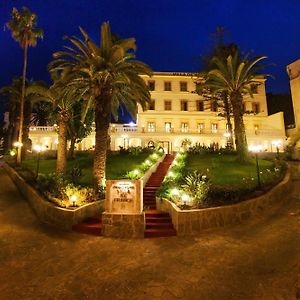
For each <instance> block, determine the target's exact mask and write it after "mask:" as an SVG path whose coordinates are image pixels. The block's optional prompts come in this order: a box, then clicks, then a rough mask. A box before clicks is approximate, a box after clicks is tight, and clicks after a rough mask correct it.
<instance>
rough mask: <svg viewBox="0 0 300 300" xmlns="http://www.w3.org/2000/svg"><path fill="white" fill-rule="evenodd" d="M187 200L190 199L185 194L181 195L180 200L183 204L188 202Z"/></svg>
mask: <svg viewBox="0 0 300 300" xmlns="http://www.w3.org/2000/svg"><path fill="white" fill-rule="evenodd" d="M189 199H190V197H189V195H187V194H183V195H182V196H181V200H182V201H183V202H188V201H189Z"/></svg>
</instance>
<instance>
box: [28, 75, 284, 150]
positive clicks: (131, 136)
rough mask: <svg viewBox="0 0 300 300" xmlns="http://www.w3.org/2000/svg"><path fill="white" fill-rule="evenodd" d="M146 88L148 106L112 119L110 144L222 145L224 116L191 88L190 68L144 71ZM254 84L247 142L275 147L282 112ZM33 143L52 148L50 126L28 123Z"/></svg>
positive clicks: (88, 144)
mask: <svg viewBox="0 0 300 300" xmlns="http://www.w3.org/2000/svg"><path fill="white" fill-rule="evenodd" d="M143 78H144V80H145V81H146V82H147V84H148V86H149V88H150V90H151V98H152V102H151V105H150V106H149V108H148V110H146V111H142V109H141V107H140V106H139V107H138V113H137V122H136V124H128V125H119V124H111V126H110V136H111V149H112V150H119V148H120V147H125V148H127V147H129V146H142V147H146V146H149V145H152V144H156V143H158V144H160V145H161V146H162V147H163V148H164V149H165V150H166V152H173V151H178V150H179V149H180V147H181V146H182V143H183V141H186V140H188V141H189V142H191V143H192V144H195V143H199V144H201V145H206V146H210V145H212V144H215V145H218V146H219V147H224V146H225V145H226V143H227V139H228V135H227V130H226V121H225V118H224V117H222V116H220V113H221V111H220V109H219V108H217V107H215V106H214V105H213V103H210V101H207V100H205V99H204V98H203V97H202V96H199V95H198V94H196V93H195V92H194V91H195V82H194V79H193V74H186V73H167V72H157V73H154V75H153V76H152V77H151V78H149V77H146V76H145V77H143ZM258 80H259V81H261V85H259V86H258V87H256V88H255V89H254V97H253V98H251V97H250V96H247V97H245V98H244V111H245V112H246V113H245V115H244V122H245V128H246V134H247V139H248V144H249V145H258V144H259V145H262V146H263V149H265V150H267V151H275V149H274V143H275V142H276V143H277V145H278V141H280V150H282V149H283V143H284V141H285V127H284V120H283V113H282V112H280V113H276V114H273V115H270V116H268V110H267V101H266V92H265V79H264V78H258ZM30 138H31V140H32V143H33V144H35V143H39V144H47V146H48V148H49V149H55V148H56V143H57V135H56V131H55V128H54V127H32V128H31V130H30ZM93 145H94V133H92V134H91V135H90V136H89V137H87V138H86V139H84V140H83V141H82V142H81V144H80V145H78V147H77V149H81V150H86V149H91V148H92V147H93Z"/></svg>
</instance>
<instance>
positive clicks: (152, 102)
mask: <svg viewBox="0 0 300 300" xmlns="http://www.w3.org/2000/svg"><path fill="white" fill-rule="evenodd" d="M149 110H155V100H153V99H151V102H150V104H149Z"/></svg>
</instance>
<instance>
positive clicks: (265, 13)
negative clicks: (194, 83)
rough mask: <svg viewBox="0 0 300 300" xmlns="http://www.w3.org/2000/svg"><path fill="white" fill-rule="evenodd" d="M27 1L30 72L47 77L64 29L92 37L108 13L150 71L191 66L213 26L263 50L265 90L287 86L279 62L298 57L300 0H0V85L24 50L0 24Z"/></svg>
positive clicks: (16, 71)
mask: <svg viewBox="0 0 300 300" xmlns="http://www.w3.org/2000/svg"><path fill="white" fill-rule="evenodd" d="M14 6H15V7H17V8H21V7H22V6H27V7H28V8H29V9H30V10H31V11H33V12H35V13H37V14H38V17H39V18H38V25H39V26H38V27H40V28H43V29H44V31H45V35H44V40H43V41H40V42H39V43H38V46H37V47H36V48H31V49H30V50H29V66H28V77H29V78H33V79H34V80H40V79H44V80H47V79H48V78H49V77H48V73H47V68H46V67H47V64H48V62H49V61H51V59H52V58H51V55H52V53H53V52H54V51H57V50H60V49H62V46H63V45H64V44H65V42H64V41H63V39H62V37H63V36H64V35H73V34H75V35H79V30H78V26H82V27H83V28H84V29H85V30H86V31H87V32H88V33H89V34H90V35H91V36H92V37H93V38H94V39H95V40H97V41H98V39H99V27H100V25H101V23H102V22H104V21H107V20H109V21H110V24H111V28H112V31H113V32H115V33H118V34H119V35H120V36H121V37H135V38H136V40H137V45H138V51H137V58H138V59H139V60H142V61H144V62H146V63H148V64H149V65H150V66H151V67H152V69H153V70H155V71H195V70H197V67H198V65H197V63H196V58H197V56H199V54H205V53H207V52H208V51H209V49H210V47H211V39H210V37H209V36H210V34H211V33H212V32H213V31H214V30H215V28H216V27H217V26H223V27H225V29H226V30H227V31H228V32H229V33H230V35H229V36H228V37H227V41H230V42H231V41H232V42H235V43H237V44H238V45H239V46H240V48H241V50H243V51H244V52H247V51H250V50H253V51H254V54H256V55H267V56H268V62H269V63H274V64H275V66H272V67H268V69H267V72H268V73H271V74H273V75H274V76H275V79H274V80H273V79H269V80H268V81H267V90H268V91H272V92H274V93H277V92H289V82H288V77H287V75H286V71H285V67H286V65H287V64H289V63H291V62H292V61H294V60H296V59H298V58H300V38H299V37H300V1H299V0H251V1H248V0H240V1H238V0H232V1H221V0H186V1H179V0H151V1H150V0H56V1H55V0H27V1H26V0H23V1H22V0H0V28H1V30H0V70H1V72H0V85H3V84H9V83H10V82H11V78H12V77H13V76H16V75H20V74H21V70H22V50H21V49H20V47H19V46H18V44H17V43H16V42H15V41H14V40H13V39H12V38H11V36H10V32H9V31H8V30H4V24H5V23H6V22H7V21H8V20H9V19H10V11H11V9H12V7H14Z"/></svg>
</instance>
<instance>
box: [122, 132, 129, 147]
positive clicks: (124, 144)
mask: <svg viewBox="0 0 300 300" xmlns="http://www.w3.org/2000/svg"><path fill="white" fill-rule="evenodd" d="M122 138H123V146H124V149H126V140H127V139H128V135H127V134H123V135H122Z"/></svg>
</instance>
